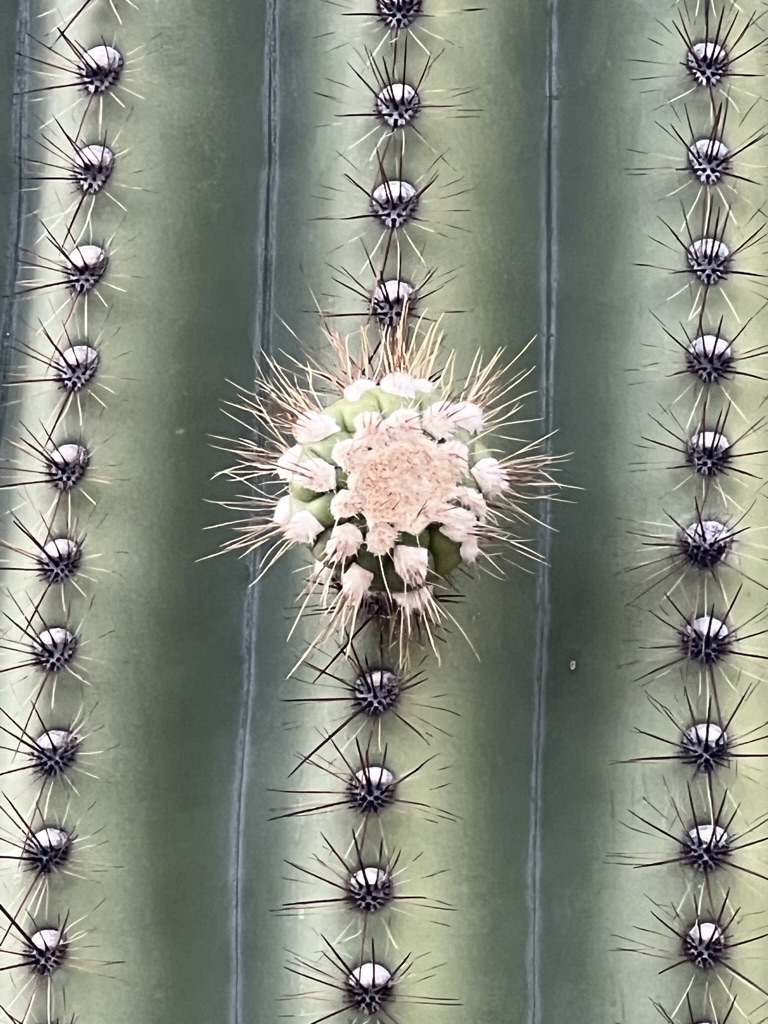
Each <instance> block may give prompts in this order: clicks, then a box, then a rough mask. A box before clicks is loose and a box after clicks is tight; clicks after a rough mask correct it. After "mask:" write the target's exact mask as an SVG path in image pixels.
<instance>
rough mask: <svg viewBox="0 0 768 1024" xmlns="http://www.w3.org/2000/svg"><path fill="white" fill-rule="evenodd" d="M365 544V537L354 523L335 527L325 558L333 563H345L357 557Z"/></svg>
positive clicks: (327, 545)
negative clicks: (354, 556) (361, 546)
mask: <svg viewBox="0 0 768 1024" xmlns="http://www.w3.org/2000/svg"><path fill="white" fill-rule="evenodd" d="M362 543H363V535H362V533H361V532H360V530H358V528H357V527H356V526H355V525H354V524H353V523H340V524H339V525H338V526H334V528H333V530H332V531H331V537H330V540H329V541H328V543H327V544H326V545H325V557H326V558H327V559H328V560H329V561H331V562H344V561H346V559H348V558H352V556H353V555H356V554H357V552H358V550H359V549H360V545H361V544H362Z"/></svg>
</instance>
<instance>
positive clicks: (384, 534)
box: [365, 523, 397, 556]
mask: <svg viewBox="0 0 768 1024" xmlns="http://www.w3.org/2000/svg"><path fill="white" fill-rule="evenodd" d="M396 540H397V530H396V529H395V527H394V526H392V525H391V524H390V523H376V524H375V525H374V526H371V527H370V528H369V530H368V533H367V534H366V538H365V546H366V547H367V548H368V550H369V551H370V553H371V554H372V555H377V556H381V555H388V554H390V553H391V551H392V548H393V547H394V546H395V541H396Z"/></svg>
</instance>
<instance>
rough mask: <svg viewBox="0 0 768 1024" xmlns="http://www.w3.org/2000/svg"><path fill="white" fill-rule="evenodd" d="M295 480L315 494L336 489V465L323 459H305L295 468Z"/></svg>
mask: <svg viewBox="0 0 768 1024" xmlns="http://www.w3.org/2000/svg"><path fill="white" fill-rule="evenodd" d="M294 479H295V481H296V482H297V483H300V484H301V485H302V486H303V487H306V488H307V490H310V491H314V492H315V493H316V494H325V493H326V491H334V490H336V467H335V466H332V465H331V463H330V462H326V461H325V459H305V460H304V462H302V464H301V465H300V466H299V468H298V469H297V470H296V476H295V478H294Z"/></svg>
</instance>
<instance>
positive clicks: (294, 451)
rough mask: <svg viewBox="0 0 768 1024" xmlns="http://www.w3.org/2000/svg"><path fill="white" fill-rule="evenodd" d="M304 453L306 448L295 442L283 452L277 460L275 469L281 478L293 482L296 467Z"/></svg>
mask: <svg viewBox="0 0 768 1024" xmlns="http://www.w3.org/2000/svg"><path fill="white" fill-rule="evenodd" d="M303 455H304V449H303V448H302V447H301V445H300V444H295V445H294V446H293V447H292V448H289V449H288V450H287V451H285V452H283V454H282V455H281V456H280V458H279V459H278V460H277V468H276V470H275V472H276V473H277V475H278V476H279V477H280V479H281V480H285V481H286V482H287V483H289V484H290V483H293V477H294V474H295V473H296V467H297V466H298V465H299V463H300V462H301V459H302V457H303Z"/></svg>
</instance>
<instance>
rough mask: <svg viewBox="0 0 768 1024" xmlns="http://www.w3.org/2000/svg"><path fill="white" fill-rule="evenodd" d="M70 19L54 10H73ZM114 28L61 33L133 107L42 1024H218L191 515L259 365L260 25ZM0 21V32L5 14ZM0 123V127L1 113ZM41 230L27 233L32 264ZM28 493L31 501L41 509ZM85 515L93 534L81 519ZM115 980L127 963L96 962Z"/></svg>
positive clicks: (30, 119) (220, 643) (221, 911)
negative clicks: (62, 866) (236, 403)
mask: <svg viewBox="0 0 768 1024" xmlns="http://www.w3.org/2000/svg"><path fill="white" fill-rule="evenodd" d="M48 6H50V5H45V4H37V3H35V4H34V5H33V7H32V9H31V10H30V12H29V13H30V21H34V24H35V34H36V35H37V36H41V35H43V34H44V32H45V31H47V30H48V29H50V28H52V27H53V25H52V23H51V19H50V18H49V19H48V20H46V19H40V20H39V21H36V20H35V19H36V16H37V15H38V14H39V13H40V12H41V11H42V10H43V9H44V8H47V7H48ZM61 6H62V13H66V11H64V9H63V8H64V6H66V8H67V10H69V9H71V10H74V7H75V4H74V2H68V3H67V4H66V5H61ZM119 9H120V14H121V17H122V26H120V25H118V24H117V23H116V21H115V18H114V16H113V14H112V12H111V11H110V9H109V5H108V4H107V3H106V2H103V3H102V2H101V0H99V3H98V4H94V5H93V6H92V8H89V10H87V11H86V12H84V13H83V15H82V16H81V17H80V18H79V19H78V21H77V22H76V24H75V25H74V26H73V27H72V29H71V32H72V34H73V35H74V36H75V37H76V38H80V37H82V38H90V39H91V40H94V39H95V40H99V39H100V37H101V36H102V35H104V36H105V37H106V38H107V39H109V40H112V39H113V38H114V39H115V41H116V42H119V45H123V46H125V48H126V50H134V49H136V48H138V50H139V52H138V53H136V55H135V73H134V75H133V78H132V85H131V87H132V88H135V90H136V92H138V93H140V94H141V95H142V96H143V97H144V99H143V100H138V99H135V98H132V97H125V99H126V110H125V111H123V110H121V109H120V108H119V107H118V105H117V104H112V105H110V104H107V105H105V107H104V125H105V127H106V128H107V129H109V130H110V131H112V132H117V131H118V130H120V142H119V147H118V148H119V149H121V150H122V149H123V148H124V149H125V153H124V154H123V155H122V156H121V157H119V168H118V171H117V173H116V184H115V188H114V192H115V194H116V196H117V197H118V198H119V199H120V201H121V202H122V203H123V204H124V206H125V207H126V212H125V214H123V212H122V211H120V210H119V209H118V207H116V206H115V205H114V204H112V203H110V202H109V201H108V200H106V198H105V197H103V196H99V197H98V198H97V202H96V205H95V208H94V215H93V218H94V225H95V231H96V232H103V234H104V236H105V237H109V236H110V235H111V234H112V232H114V236H115V239H114V247H115V254H114V259H113V261H112V266H111V268H110V271H114V273H115V275H116V276H115V277H114V278H113V281H114V282H115V283H117V284H119V285H120V286H121V287H123V288H124V289H125V291H124V292H111V291H105V292H104V295H105V298H106V301H107V302H108V305H109V315H108V316H106V314H105V310H104V309H102V308H101V306H100V303H99V302H98V301H95V302H92V303H91V306H90V310H89V314H90V319H91V326H92V328H93V330H94V331H97V330H98V329H99V327H100V325H101V323H104V322H105V321H106V322H105V326H104V331H103V357H104V359H103V362H104V374H105V375H107V374H108V375H109V379H108V383H109V385H110V386H111V388H112V390H113V391H114V394H113V395H112V394H105V395H104V396H103V397H104V398H105V402H106V406H107V407H106V409H104V410H101V411H100V410H99V408H98V406H96V404H95V403H86V406H85V408H84V414H83V434H84V436H85V437H86V438H87V440H88V442H89V443H91V444H92V445H93V446H94V449H95V452H96V454H95V456H94V464H93V473H92V476H93V477H104V478H106V480H107V481H108V483H104V484H101V483H98V482H96V481H94V480H93V479H90V480H89V481H88V485H87V487H86V489H87V490H88V491H89V493H90V494H91V495H92V497H93V498H94V500H95V501H96V503H97V504H96V507H95V510H94V511H93V512H92V513H91V514H90V515H88V516H87V519H85V520H84V521H85V525H86V526H87V543H88V545H89V548H90V550H91V551H92V552H93V553H94V554H97V555H99V556H100V557H99V558H98V559H95V560H94V561H93V562H92V563H91V564H92V570H91V572H90V575H91V576H93V577H94V581H95V582H94V583H92V584H91V583H88V582H86V584H85V586H84V590H85V597H84V598H82V597H79V596H78V595H77V594H76V593H75V594H72V595H71V597H72V603H71V607H70V616H71V621H72V622H75V623H80V622H81V621H82V633H83V639H84V641H87V646H84V648H83V654H84V655H85V654H87V655H89V656H90V658H91V659H92V660H89V661H88V662H83V665H84V666H85V667H86V668H87V676H88V679H89V682H90V686H87V687H83V686H81V685H80V684H78V683H74V684H73V685H70V684H69V683H64V684H63V685H59V686H58V687H57V692H56V706H55V719H56V720H57V721H58V720H59V719H61V720H65V719H66V718H67V717H68V715H69V714H72V713H74V712H76V711H78V710H79V709H80V707H81V704H82V707H83V708H84V710H85V712H87V713H88V715H89V717H88V726H89V727H92V728H94V729H95V730H97V731H95V732H94V734H93V736H92V737H90V740H89V742H88V744H87V746H88V747H89V749H90V750H91V752H92V754H93V756H92V757H91V758H90V759H89V760H88V762H87V767H88V769H89V770H90V771H92V772H93V773H94V777H93V778H90V777H88V776H81V777H78V779H77V787H78V793H77V794H73V793H71V792H67V791H64V792H63V793H62V794H61V795H60V796H59V797H57V798H54V803H53V804H52V806H57V807H59V808H61V809H66V810H67V817H68V820H70V821H72V822H73V823H76V824H77V829H78V832H79V833H80V834H81V835H82V836H84V837H88V836H93V837H94V838H93V839H92V840H91V841H90V843H88V842H87V841H86V843H85V844H84V849H83V850H82V852H81V853H80V854H79V855H78V857H79V859H78V862H77V869H78V870H77V871H76V872H75V862H74V860H73V872H75V874H74V875H73V876H72V877H69V878H62V879H60V880H57V881H56V882H54V883H53V885H52V887H51V890H50V894H49V898H48V906H49V908H50V912H51V914H54V915H55V914H56V913H62V914H67V913H69V914H70V918H71V919H72V920H74V919H76V918H79V917H80V916H81V915H87V917H86V918H85V920H84V921H83V923H82V925H81V926H79V927H82V928H83V929H86V930H88V932H89V934H88V936H87V937H86V938H84V939H83V940H82V943H81V944H80V946H81V956H83V957H84V958H86V959H87V960H91V959H92V960H93V961H96V962H97V963H94V964H93V965H91V966H89V965H88V964H84V965H83V966H84V969H83V970H75V969H69V968H68V967H66V966H65V968H64V973H63V974H62V978H63V979H64V987H65V989H66V1001H65V1002H62V999H61V991H62V988H61V985H60V984H58V983H57V982H56V981H55V983H54V987H53V992H54V1000H53V1004H52V1007H51V1011H52V1013H55V1014H59V1015H60V1016H61V1018H64V1017H66V1019H69V1016H70V1015H71V1014H74V1015H75V1017H76V1019H77V1020H80V1021H90V1020H98V1019H102V1018H104V1017H110V1016H111V1017H120V1018H121V1019H123V1020H134V1019H135V1020H149V1019H166V1020H175V1019H186V1020H203V1019H214V1018H216V1017H219V1018H220V1017H221V1016H222V1014H223V1013H226V1012H227V1007H228V1004H229V999H230V978H231V972H232V917H233V910H232V901H233V897H232V890H231V884H230V879H231V869H232V861H231V849H232V842H233V840H232V830H233V818H232V812H231V800H232V788H231V786H232V777H233V773H234V766H235V760H236V746H237V742H238V740H237V737H238V728H239V719H240V702H241V691H242V669H243V656H242V645H241V619H242V595H243V593H244V589H245V583H246V581H247V575H246V573H245V567H244V566H243V565H238V564H237V563H225V562H224V561H218V562H216V563H208V564H206V565H199V564H196V560H197V559H198V558H200V557H202V556H204V555H206V554H208V553H209V552H210V539H209V538H210V535H208V534H205V533H204V532H203V527H204V526H206V525H210V524H211V523H213V522H215V519H216V516H215V513H214V511H213V510H212V508H211V507H210V506H208V505H206V504H205V503H204V501H203V500H202V499H203V496H204V495H208V496H210V497H214V498H215V497H217V496H218V493H217V490H216V488H215V487H214V488H211V485H210V483H209V478H210V477H211V475H212V474H213V473H214V471H216V470H218V469H220V468H221V458H220V457H217V456H215V455H214V454H213V453H212V452H211V451H210V449H209V447H208V444H207V435H208V434H209V433H213V432H214V430H215V428H216V427H217V425H218V413H217V402H216V397H217V394H218V391H219V383H218V382H220V381H221V380H223V379H224V378H225V377H226V376H227V375H234V376H238V377H243V378H244V377H246V376H247V374H248V373H249V367H250V365H251V363H250V358H249V353H248V340H247V339H249V338H250V337H251V336H252V333H253V321H254V317H255V300H254V289H253V281H254V280H255V279H256V276H257V249H256V247H255V246H254V238H258V237H260V236H259V232H260V230H261V227H260V216H261V213H260V209H259V203H260V197H259V194H258V188H257V187H255V186H254V182H253V169H254V168H259V167H260V166H261V164H262V146H263V144H264V139H263V135H262V125H261V121H260V108H259V104H258V97H259V94H260V89H261V85H262V81H261V76H262V51H263V42H264V14H263V10H262V9H261V8H260V6H259V5H254V4H251V3H242V4H241V3H234V4H230V5H229V6H228V7H227V9H226V11H220V10H214V9H213V8H211V9H208V8H206V7H198V8H197V9H195V10H191V9H189V8H188V5H184V4H174V3H170V4H168V3H166V4H163V5H155V4H152V3H144V2H141V0H140V2H139V3H138V8H137V9H134V8H132V7H131V6H130V5H128V4H125V3H122V2H121V3H120V4H119ZM0 17H1V18H2V21H3V25H4V24H5V22H6V19H7V18H8V17H9V12H7V11H5V10H4V11H3V13H2V16H0ZM8 38H10V36H8V35H6V33H5V32H4V33H3V39H8ZM2 45H3V48H4V49H5V47H6V45H10V44H6V43H3V44H2ZM31 45H32V44H30V43H29V41H28V40H27V41H26V42H25V47H26V48H29V47H30V46H31ZM3 66H4V67H7V66H8V64H7V62H3ZM193 82H196V83H197V84H198V85H199V89H198V88H192V87H191V83H193ZM71 100H72V95H71V94H70V93H67V94H66V97H65V93H64V91H63V90H62V91H58V92H50V93H46V94H44V95H43V99H42V100H41V101H38V102H36V103H32V102H31V100H29V99H28V98H24V97H22V98H21V101H22V102H23V104H24V111H23V112H24V115H25V118H26V127H27V128H28V130H29V131H30V132H32V131H33V129H37V128H38V126H39V122H40V121H42V120H44V119H45V118H46V117H50V116H52V115H53V114H54V113H57V112H60V111H61V109H62V107H63V106H65V105H67V104H68V103H70V102H71ZM128 108H130V109H128ZM43 111H45V112H43ZM2 118H3V122H2V124H3V125H5V124H6V123H7V111H6V108H5V107H3V113H2ZM92 127H93V126H92ZM4 134H5V135H7V129H6V130H5V131H4ZM118 181H121V182H122V183H123V184H125V185H126V186H128V187H127V188H125V189H124V190H121V188H120V186H119V184H118V183H117V182H118ZM133 186H137V187H136V188H133ZM64 192H65V189H64V188H63V187H62V185H61V183H57V184H56V185H55V186H54V185H51V186H50V187H47V188H46V189H45V191H44V193H43V195H42V198H41V197H40V196H31V197H28V209H34V208H35V207H36V206H37V205H39V206H40V218H41V219H42V220H43V221H46V222H50V221H52V220H54V219H55V217H56V216H57V214H58V213H59V212H60V209H61V205H60V202H58V203H57V194H58V196H61V195H62V194H63V193H64ZM3 230H4V229H3ZM38 233H39V225H37V224H36V223H33V220H32V219H30V221H29V222H28V223H27V232H26V234H27V237H26V238H25V241H24V244H26V245H29V244H30V239H34V237H35V236H36V235H37V234H38ZM3 237H4V236H3ZM3 251H4V247H3ZM122 273H124V274H125V275H126V277H125V278H118V277H117V275H118V274H122ZM41 315H46V316H48V315H50V304H49V303H48V302H47V300H45V299H44V297H43V293H38V295H37V296H35V297H24V298H21V299H19V301H18V302H17V303H16V304H15V317H16V329H17V332H18V338H19V341H27V342H29V340H30V338H29V334H30V332H31V330H33V329H34V326H35V325H36V323H37V318H38V317H39V316H41ZM29 325H33V326H32V328H30V326H29ZM223 325H226V326H225V327H224V326H223ZM15 369H19V372H20V373H22V374H23V373H25V372H26V374H27V376H28V375H29V369H28V367H25V366H21V367H18V368H15ZM212 382H215V383H213V391H211V384H212ZM14 397H16V398H18V397H19V390H18V389H17V391H16V393H15V394H14ZM47 401H48V396H47V395H46V392H45V389H44V388H41V387H40V386H29V387H28V388H25V389H21V401H20V404H19V405H17V406H14V407H12V408H11V409H10V410H9V426H8V430H7V433H6V440H8V439H13V438H14V437H17V436H18V431H19V423H28V424H30V425H34V424H35V423H37V422H38V420H39V419H40V418H41V417H43V416H44V414H45V413H46V411H47V410H46V408H45V406H46V403H47ZM76 420H77V413H76V411H75V412H74V420H73V422H76ZM4 454H7V446H6V452H5V453H4ZM30 494H31V495H32V496H33V500H40V499H41V495H40V492H39V489H37V490H34V489H32V488H30ZM12 503H13V501H12V498H11V497H10V493H9V497H8V505H10V504H12ZM4 507H7V506H4ZM77 507H78V510H83V512H84V514H87V511H88V507H89V506H88V503H87V502H85V501H84V500H83V499H78V502H77ZM34 513H35V506H34V505H33V506H32V514H34ZM5 519H6V522H7V519H8V517H7V516H6V517H5ZM14 532H15V531H14V530H13V528H12V526H11V524H10V522H8V523H7V526H6V524H5V523H4V524H3V539H9V538H12V539H13V540H14V541H16V542H18V537H16V536H14ZM99 568H101V569H103V570H106V571H105V572H99V571H98V569H99ZM4 583H5V588H4V593H3V598H2V610H3V612H10V613H11V614H15V615H16V617H17V618H18V613H17V612H15V611H14V609H13V607H12V605H11V604H10V597H7V596H6V594H5V590H6V589H8V590H10V596H11V597H16V598H17V599H20V596H21V594H22V593H23V592H24V590H25V589H27V588H22V586H21V584H20V583H19V582H18V576H17V575H15V576H13V577H10V574H8V575H6V577H5V580H4ZM28 589H29V590H30V592H32V591H33V589H34V588H33V587H32V586H29V588H28ZM6 660H7V659H6ZM17 675H20V674H17V673H14V678H13V679H12V680H9V679H8V677H4V678H5V679H6V683H5V685H4V689H3V705H2V706H3V708H4V709H5V710H6V711H8V712H9V713H10V714H12V715H14V717H15V718H17V719H18V718H19V716H20V715H21V714H23V713H24V708H25V707H26V710H27V711H28V705H25V704H24V702H25V701H27V700H28V696H29V694H30V690H31V687H30V677H29V674H28V673H27V674H26V678H25V679H21V678H17ZM44 705H45V702H43V703H41V712H42V713H43V715H44V716H46V717H47V712H46V709H45V706H44ZM7 756H8V755H7V753H6V754H4V758H5V757H7ZM4 767H5V765H4ZM6 783H7V784H6ZM34 792H35V788H34V787H33V786H32V785H31V784H30V783H29V781H28V780H26V779H24V780H22V779H20V777H19V776H16V777H13V776H11V777H6V778H4V779H3V793H4V794H6V795H8V796H11V797H12V798H13V799H14V800H15V801H18V805H19V806H20V807H22V808H24V809H26V808H27V807H29V806H30V805H31V803H32V800H33V796H34ZM2 876H3V877H2V883H0V887H1V890H2V892H1V895H0V900H2V902H3V903H4V904H5V905H10V906H16V905H17V904H18V900H19V898H20V893H21V887H20V879H19V874H18V870H17V869H16V867H15V866H14V865H13V864H12V863H10V862H5V861H4V862H3V867H2ZM24 884H27V883H26V882H25V883H24ZM95 908H97V909H95ZM3 960H4V963H5V962H6V961H7V960H8V958H7V957H4V958H3ZM109 961H121V963H119V964H114V965H112V966H103V967H99V966H98V962H109ZM1 984H2V989H1V990H0V1004H2V1005H3V1006H6V1007H9V1008H10V1009H11V1012H18V1005H19V1004H18V1001H17V1002H16V1003H13V1005H12V1000H13V996H14V994H15V992H16V991H17V990H18V988H19V985H20V981H19V979H18V978H17V979H16V980H15V981H14V979H13V978H12V977H11V973H4V974H3V975H2V983H1ZM38 1011H39V1015H36V1016H35V1018H34V1019H36V1020H43V1019H47V1018H46V1017H45V1005H44V1003H43V1004H42V1006H41V1005H38Z"/></svg>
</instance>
